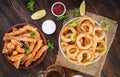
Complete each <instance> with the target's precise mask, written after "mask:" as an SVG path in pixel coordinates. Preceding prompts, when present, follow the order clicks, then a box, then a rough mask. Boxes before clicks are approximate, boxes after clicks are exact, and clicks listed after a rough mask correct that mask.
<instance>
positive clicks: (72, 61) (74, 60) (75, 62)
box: [67, 56, 78, 64]
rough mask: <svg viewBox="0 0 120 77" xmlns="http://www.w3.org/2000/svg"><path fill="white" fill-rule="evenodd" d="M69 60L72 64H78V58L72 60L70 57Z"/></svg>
mask: <svg viewBox="0 0 120 77" xmlns="http://www.w3.org/2000/svg"><path fill="white" fill-rule="evenodd" d="M67 59H68V61H69V62H71V63H74V64H78V62H77V58H76V59H72V58H70V57H69V56H67Z"/></svg>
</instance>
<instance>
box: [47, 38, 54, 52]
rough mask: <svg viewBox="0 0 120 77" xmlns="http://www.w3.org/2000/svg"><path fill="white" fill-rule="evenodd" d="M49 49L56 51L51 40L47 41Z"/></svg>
mask: <svg viewBox="0 0 120 77" xmlns="http://www.w3.org/2000/svg"><path fill="white" fill-rule="evenodd" d="M47 44H48V47H49V48H50V49H51V50H53V49H54V44H53V43H52V42H50V40H47Z"/></svg>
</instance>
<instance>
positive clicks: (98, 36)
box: [93, 26, 105, 41]
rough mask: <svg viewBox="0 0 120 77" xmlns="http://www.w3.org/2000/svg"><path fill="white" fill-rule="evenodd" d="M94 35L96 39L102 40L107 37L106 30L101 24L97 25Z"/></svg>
mask: <svg viewBox="0 0 120 77" xmlns="http://www.w3.org/2000/svg"><path fill="white" fill-rule="evenodd" d="M93 36H94V38H95V39H96V40H98V41H99V40H102V39H103V38H104V37H105V31H104V30H103V29H102V28H101V27H100V26H95V27H94V31H93Z"/></svg>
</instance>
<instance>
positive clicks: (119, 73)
mask: <svg viewBox="0 0 120 77" xmlns="http://www.w3.org/2000/svg"><path fill="white" fill-rule="evenodd" d="M56 1H61V2H63V3H64V4H65V5H66V7H67V10H68V9H75V8H78V7H79V5H80V3H81V2H82V0H36V4H35V11H37V10H40V9H45V10H46V11H47V15H46V16H45V17H44V18H42V19H40V20H37V21H33V20H32V19H31V18H30V16H31V14H32V13H33V12H31V11H29V10H28V9H27V8H26V3H27V2H28V0H0V77H37V74H38V71H39V70H45V69H46V68H47V67H48V66H50V65H51V64H54V63H55V60H56V55H57V51H58V35H59V32H60V30H61V27H62V22H59V21H56V18H55V17H54V16H53V15H52V13H51V11H50V8H51V5H52V4H53V3H54V2H56ZM85 1H86V5H87V6H86V7H87V9H86V10H87V11H90V12H92V13H95V14H100V15H103V16H106V17H108V18H111V19H113V20H116V21H117V22H118V24H119V26H118V29H117V33H116V37H115V39H114V42H113V44H112V46H111V48H110V51H109V53H108V56H107V59H106V62H105V65H104V67H103V70H102V74H101V77H120V40H119V39H120V1H119V0H85ZM35 11H34V12H35ZM47 19H52V20H54V21H55V22H56V25H57V30H56V32H55V33H54V34H52V35H45V36H46V38H47V39H50V40H51V41H52V42H53V43H54V44H55V49H54V50H53V51H51V50H48V52H47V55H46V57H45V60H44V61H43V62H42V63H41V64H40V65H38V66H37V67H35V68H32V69H28V70H22V69H20V70H16V69H15V68H14V67H13V66H12V65H10V64H9V63H8V62H7V61H6V60H5V58H4V56H3V54H2V53H1V52H2V38H3V35H4V33H5V32H6V31H7V30H8V29H9V28H10V27H11V26H12V25H14V24H17V23H22V22H27V23H31V24H34V25H36V26H37V27H39V29H40V30H41V24H42V22H43V21H45V20H47ZM108 39H109V38H108ZM65 72H66V77H71V75H73V74H76V73H78V74H79V72H76V71H73V70H70V69H67V68H65ZM84 76H85V77H90V76H89V75H84Z"/></svg>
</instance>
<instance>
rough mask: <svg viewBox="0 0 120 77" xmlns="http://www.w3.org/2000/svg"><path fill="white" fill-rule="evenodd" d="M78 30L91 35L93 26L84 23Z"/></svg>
mask: <svg viewBox="0 0 120 77" xmlns="http://www.w3.org/2000/svg"><path fill="white" fill-rule="evenodd" d="M80 29H81V30H82V31H83V32H85V33H88V34H92V32H93V25H92V24H90V23H89V22H86V23H83V24H82V25H81V26H80Z"/></svg>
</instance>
